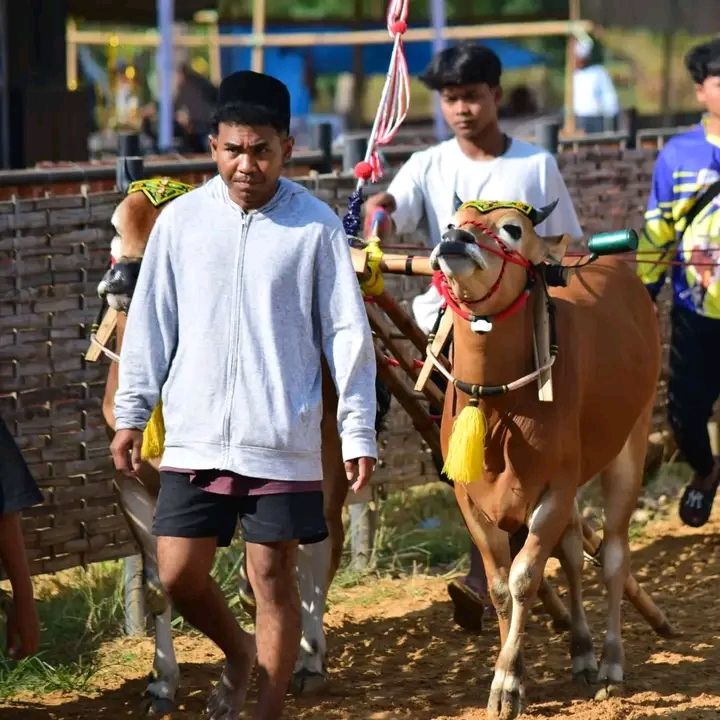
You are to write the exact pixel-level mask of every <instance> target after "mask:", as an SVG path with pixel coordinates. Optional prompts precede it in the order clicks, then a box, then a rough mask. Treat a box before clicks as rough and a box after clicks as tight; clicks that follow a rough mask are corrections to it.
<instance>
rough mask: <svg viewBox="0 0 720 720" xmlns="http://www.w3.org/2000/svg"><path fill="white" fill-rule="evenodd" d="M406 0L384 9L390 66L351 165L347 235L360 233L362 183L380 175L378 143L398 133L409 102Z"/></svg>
mask: <svg viewBox="0 0 720 720" xmlns="http://www.w3.org/2000/svg"><path fill="white" fill-rule="evenodd" d="M408 6H409V0H390V3H389V5H388V12H387V29H388V33H389V34H390V37H391V38H392V39H393V49H392V54H391V56H390V66H389V68H388V73H387V76H386V78H385V86H384V87H383V91H382V95H381V96H380V104H379V105H378V109H377V113H376V115H375V121H374V123H373V126H372V130H371V131H370V137H369V138H368V144H367V150H366V152H365V159H364V160H362V161H361V162H359V163H358V164H357V165H356V166H355V169H354V173H355V177H356V178H357V186H356V188H355V190H354V192H353V193H352V195H350V198H349V199H348V209H347V212H346V213H345V217H343V227H344V228H345V234H346V235H347V236H348V238H357V237H359V235H360V212H361V209H362V204H363V192H362V189H363V186H364V185H365V183H367V182H368V181H372V182H377V180H379V179H380V178H381V177H382V174H383V170H382V162H381V160H380V155H379V154H378V151H377V149H378V147H382V146H384V145H388V144H389V143H391V142H392V140H393V138H394V137H395V135H397V132H398V130H399V129H400V126H401V125H402V123H403V121H404V120H405V118H406V116H407V112H408V108H409V106H410V76H409V73H408V66H407V60H406V58H405V48H404V45H403V35H404V34H405V33H406V32H407V16H408Z"/></svg>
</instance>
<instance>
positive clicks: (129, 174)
mask: <svg viewBox="0 0 720 720" xmlns="http://www.w3.org/2000/svg"><path fill="white" fill-rule="evenodd" d="M144 172H145V166H144V161H143V158H142V156H141V155H140V136H139V135H137V134H135V133H120V134H119V135H118V156H117V160H116V162H115V184H116V186H117V189H118V190H120V191H121V192H125V191H126V190H127V189H128V185H130V183H131V182H133V181H134V180H140V179H141V178H142V177H143V175H144Z"/></svg>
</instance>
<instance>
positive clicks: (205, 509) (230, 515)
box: [152, 472, 328, 547]
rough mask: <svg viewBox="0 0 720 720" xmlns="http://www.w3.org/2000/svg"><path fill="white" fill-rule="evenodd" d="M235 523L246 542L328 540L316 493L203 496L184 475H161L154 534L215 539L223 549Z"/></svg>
mask: <svg viewBox="0 0 720 720" xmlns="http://www.w3.org/2000/svg"><path fill="white" fill-rule="evenodd" d="M238 519H239V520H240V528H241V532H242V536H243V538H244V539H245V541H246V542H249V543H275V542H284V541H288V540H299V541H300V543H301V544H306V545H308V544H311V543H316V542H320V541H321V540H324V539H325V538H326V537H327V536H328V531H327V526H326V525H325V514H324V512H323V495H322V492H320V491H317V492H290V493H279V494H274V495H250V496H245V497H236V496H233V495H220V494H217V493H211V492H207V491H206V490H203V489H202V488H200V487H198V486H197V485H194V484H193V483H191V482H190V479H189V477H188V476H187V475H186V474H184V473H175V472H161V473H160V494H159V496H158V500H157V505H156V506H155V519H154V521H153V528H152V531H153V535H162V536H168V537H186V538H204V537H216V538H217V539H218V546H220V547H227V546H228V545H230V542H231V541H232V538H233V535H234V534H235V526H236V524H237V521H238Z"/></svg>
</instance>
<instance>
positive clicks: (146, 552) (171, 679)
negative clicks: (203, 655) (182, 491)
mask: <svg viewBox="0 0 720 720" xmlns="http://www.w3.org/2000/svg"><path fill="white" fill-rule="evenodd" d="M147 472H148V473H151V472H152V470H151V469H148V470H147ZM148 479H150V478H148ZM115 484H116V487H117V489H118V493H119V496H120V505H121V507H122V510H123V513H124V514H125V516H126V517H127V519H128V523H129V525H130V529H131V531H132V533H133V535H134V537H135V539H136V540H137V543H138V545H139V546H140V549H141V551H142V556H143V574H144V579H145V597H146V605H147V608H148V610H149V611H150V612H151V613H152V614H153V616H154V619H155V657H154V660H153V669H152V673H151V676H150V680H149V682H148V686H147V688H146V689H145V700H146V704H147V706H148V709H149V710H152V712H154V713H156V714H158V715H160V716H162V715H165V714H167V713H168V712H170V711H171V710H172V709H173V707H174V702H175V695H176V694H177V689H178V685H179V681H180V670H179V668H178V664H177V659H176V658H175V649H174V647H173V640H172V627H171V625H170V621H171V607H170V602H169V601H168V599H167V596H166V595H165V593H164V592H163V590H162V587H161V585H160V580H159V578H158V572H157V541H156V538H155V537H154V536H153V534H152V519H153V513H154V509H155V500H156V497H155V496H154V495H153V494H151V493H150V492H149V491H148V489H147V487H146V486H145V485H143V484H142V483H141V482H139V481H138V480H136V479H135V478H130V477H127V476H125V475H118V476H117V477H116V478H115Z"/></svg>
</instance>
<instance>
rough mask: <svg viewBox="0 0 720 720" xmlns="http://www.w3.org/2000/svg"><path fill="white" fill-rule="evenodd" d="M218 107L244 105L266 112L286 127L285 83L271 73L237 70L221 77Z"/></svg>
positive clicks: (287, 100) (286, 96)
mask: <svg viewBox="0 0 720 720" xmlns="http://www.w3.org/2000/svg"><path fill="white" fill-rule="evenodd" d="M217 104H218V110H221V109H222V108H223V106H226V105H237V106H246V107H247V108H248V109H249V110H257V111H260V112H263V111H264V112H266V113H267V114H268V115H269V116H272V117H273V118H274V119H275V120H276V121H277V122H278V123H279V124H280V125H282V127H283V129H284V130H286V131H289V130H290V92H289V91H288V89H287V86H286V85H285V83H283V82H281V81H280V80H278V79H277V78H274V77H272V76H271V75H265V74H264V73H257V72H253V71H252V70H239V71H238V72H234V73H232V74H231V75H228V76H227V77H225V78H223V81H222V82H221V83H220V88H219V89H218V103H217Z"/></svg>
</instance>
